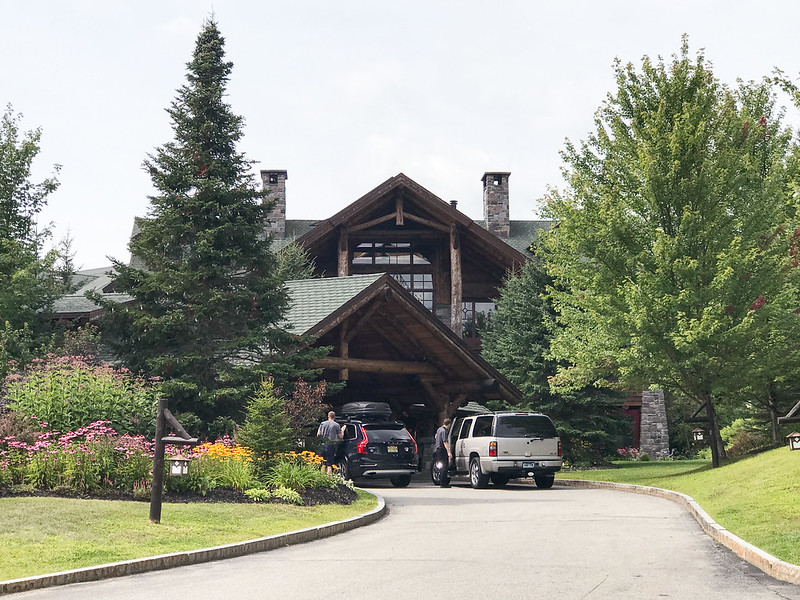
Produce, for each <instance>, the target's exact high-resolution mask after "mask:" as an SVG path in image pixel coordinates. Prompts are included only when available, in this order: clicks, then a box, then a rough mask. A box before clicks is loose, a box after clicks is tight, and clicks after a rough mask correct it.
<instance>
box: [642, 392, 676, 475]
mask: <svg viewBox="0 0 800 600" xmlns="http://www.w3.org/2000/svg"><path fill="white" fill-rule="evenodd" d="M639 450H640V451H641V452H646V453H647V454H649V455H650V458H652V459H657V458H661V457H663V456H666V455H667V454H669V431H668V430H667V406H666V403H665V402H664V390H645V391H643V392H642V416H641V430H640V441H639Z"/></svg>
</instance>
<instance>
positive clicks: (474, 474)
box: [469, 458, 489, 489]
mask: <svg viewBox="0 0 800 600" xmlns="http://www.w3.org/2000/svg"><path fill="white" fill-rule="evenodd" d="M469 482H470V484H471V485H472V487H474V488H475V489H481V488H485V487H486V486H487V485H489V476H488V475H486V474H485V473H484V472H483V471H481V462H480V461H479V460H478V459H477V458H473V459H472V460H471V461H469Z"/></svg>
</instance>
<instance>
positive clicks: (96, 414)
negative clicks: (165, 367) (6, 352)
mask: <svg viewBox="0 0 800 600" xmlns="http://www.w3.org/2000/svg"><path fill="white" fill-rule="evenodd" d="M156 393H157V386H156V385H154V382H152V381H145V380H143V379H141V378H137V377H134V376H133V375H132V374H131V373H130V372H129V371H127V370H126V369H115V368H113V367H111V366H110V365H108V364H102V365H92V364H89V363H88V362H87V361H86V360H85V359H84V358H82V357H79V356H55V355H53V354H50V355H48V356H47V358H46V359H44V360H35V361H33V362H32V363H31V364H30V366H29V367H28V368H27V369H26V370H25V371H24V372H23V373H21V374H12V375H9V376H8V377H7V378H6V389H5V395H6V401H7V402H8V408H10V409H12V410H14V411H17V412H19V413H20V414H22V415H25V416H28V417H35V418H37V419H39V420H40V421H42V422H44V423H47V425H48V426H49V427H50V428H51V430H55V431H72V430H75V429H78V428H79V427H82V426H83V425H85V424H86V423H91V422H93V421H99V420H106V421H109V422H110V423H111V425H112V426H113V427H114V428H115V429H116V431H119V432H120V433H129V434H138V433H148V434H151V435H152V433H153V432H154V431H155V415H156V406H157V401H156Z"/></svg>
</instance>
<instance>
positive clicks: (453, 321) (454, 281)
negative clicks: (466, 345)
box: [450, 223, 462, 337]
mask: <svg viewBox="0 0 800 600" xmlns="http://www.w3.org/2000/svg"><path fill="white" fill-rule="evenodd" d="M461 303H462V287H461V244H460V240H459V235H458V230H457V229H456V224H455V223H453V224H452V225H450V329H452V330H453V333H455V334H456V335H457V336H458V337H461V335H462V314H461Z"/></svg>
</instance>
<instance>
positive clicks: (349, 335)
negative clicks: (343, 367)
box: [342, 302, 381, 358]
mask: <svg viewBox="0 0 800 600" xmlns="http://www.w3.org/2000/svg"><path fill="white" fill-rule="evenodd" d="M380 306H381V304H380V303H378V302H375V303H373V305H372V306H370V307H369V308H368V309H367V310H366V311H364V314H363V315H361V317H360V318H359V319H358V321H356V322H355V324H354V325H353V326H352V327H350V329H349V331H347V333H345V334H344V335H343V338H342V339H343V340H344V342H345V343H346V344H348V343H350V340H352V339H353V336H355V335H356V334H357V333H358V330H359V329H361V327H363V325H364V323H366V322H367V321H368V320H369V319H370V318H371V317H372V315H374V314H375V312H376V311H377V310H378V307H380ZM342 356H344V355H342ZM345 358H346V357H345Z"/></svg>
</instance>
